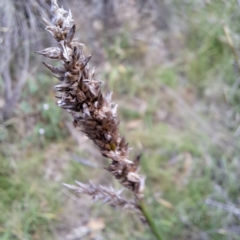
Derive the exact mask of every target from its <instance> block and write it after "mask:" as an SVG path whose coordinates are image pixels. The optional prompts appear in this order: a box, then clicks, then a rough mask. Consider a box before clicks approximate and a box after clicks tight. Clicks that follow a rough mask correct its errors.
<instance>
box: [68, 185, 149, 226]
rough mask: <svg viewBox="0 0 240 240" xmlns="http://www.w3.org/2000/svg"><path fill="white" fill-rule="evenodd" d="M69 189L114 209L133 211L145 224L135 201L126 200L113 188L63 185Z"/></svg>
mask: <svg viewBox="0 0 240 240" xmlns="http://www.w3.org/2000/svg"><path fill="white" fill-rule="evenodd" d="M63 185H64V186H65V187H67V188H68V189H71V190H73V191H74V192H75V194H76V195H78V194H86V195H89V196H91V197H92V198H93V200H95V201H102V202H103V203H106V204H108V205H110V206H111V207H114V208H120V209H122V210H127V211H133V212H135V213H137V215H138V217H139V218H140V220H141V221H143V222H145V218H144V216H143V215H142V212H141V210H140V209H139V206H138V204H137V203H136V202H135V201H131V200H127V199H124V198H123V197H122V196H121V193H122V191H118V192H117V191H115V190H114V189H113V188H112V187H110V188H107V187H104V186H96V185H94V184H92V183H89V184H84V183H81V182H77V181H76V185H69V184H63Z"/></svg>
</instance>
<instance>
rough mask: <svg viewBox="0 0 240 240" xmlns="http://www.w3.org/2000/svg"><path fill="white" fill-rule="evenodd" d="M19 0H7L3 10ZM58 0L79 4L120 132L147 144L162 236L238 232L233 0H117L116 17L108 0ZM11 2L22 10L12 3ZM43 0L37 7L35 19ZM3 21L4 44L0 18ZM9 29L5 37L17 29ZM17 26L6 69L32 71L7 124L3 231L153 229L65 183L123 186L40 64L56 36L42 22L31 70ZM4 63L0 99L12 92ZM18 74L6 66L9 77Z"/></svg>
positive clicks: (119, 235)
mask: <svg viewBox="0 0 240 240" xmlns="http://www.w3.org/2000/svg"><path fill="white" fill-rule="evenodd" d="M26 2H27V1H26ZM26 2H25V1H23V3H24V4H25V3H26ZM106 2H107V1H106ZM3 3H5V5H3ZM12 3H13V2H12V1H6V2H4V1H1V11H3V6H4V7H6V6H7V4H10V5H11V4H12ZM29 3H31V4H32V3H33V2H32V1H28V4H29ZM39 3H41V2H40V1H39ZM42 3H45V2H44V1H43V2H42ZM62 3H63V5H64V6H65V7H66V8H71V9H73V15H74V18H75V20H76V22H77V32H78V33H79V37H80V39H81V42H83V43H86V45H87V46H88V48H87V49H86V50H85V51H86V54H88V53H93V54H94V55H93V61H94V64H95V65H96V67H97V74H98V76H100V78H101V80H103V81H104V82H105V84H104V86H103V87H104V90H105V91H107V90H112V91H114V96H113V97H114V101H115V102H117V103H119V111H120V119H121V132H122V133H123V134H124V133H125V134H126V137H127V140H128V141H129V142H130V145H131V146H133V147H134V148H133V150H132V153H131V155H132V156H135V155H136V154H138V153H139V152H142V153H143V159H142V166H141V171H142V173H144V174H145V175H147V182H146V184H147V187H146V198H147V202H148V204H149V208H150V211H151V212H152V214H153V216H154V218H155V220H156V223H157V224H158V226H159V228H161V229H162V231H163V232H164V235H165V239H192V240H196V239H199V240H202V239H234V240H235V239H239V234H240V228H239V209H240V206H239V201H240V199H239V189H240V188H239V187H240V186H239V175H240V169H239V168H240V166H239V134H240V131H239V123H240V117H239V116H240V115H239V110H240V109H239V72H238V67H237V66H238V62H236V55H239V50H238V49H239V47H238V46H239V36H240V35H239V33H240V28H239V26H240V25H239V22H240V21H239V20H240V7H239V4H238V2H237V1H213V0H212V1H204V0H195V1H181V3H180V2H179V1H174V0H172V1H160V0H159V1H157V0H151V1H140V0H139V1H115V2H114V5H113V6H110V7H109V8H110V9H112V8H113V9H115V18H114V17H113V16H112V17H111V19H113V20H111V21H110V22H107V20H106V18H104V16H103V13H104V11H105V12H106V11H109V8H107V9H106V8H104V7H103V6H104V5H103V3H104V1H94V0H92V1H68V2H65V1H62ZM24 4H23V5H21V6H20V7H24ZM46 4H47V3H46ZM27 6H32V5H27ZM13 9H14V12H13V13H15V12H16V13H19V14H20V13H21V14H22V11H20V10H18V7H17V6H14V8H13ZM36 9H37V11H36V12H33V13H34V14H33V15H32V17H33V18H34V19H35V24H37V25H38V24H40V17H39V15H38V14H39V11H40V10H39V8H38V7H37V8H36ZM46 9H47V8H46ZM111 11H112V10H111ZM21 14H20V15H21ZM42 14H43V13H42ZM45 14H46V15H47V11H46V13H45ZM1 16H3V15H1ZM25 17H26V16H25ZM25 17H23V18H22V20H21V21H17V22H16V20H14V21H15V22H14V23H15V25H14V28H13V29H14V31H15V29H16V28H17V26H18V25H17V24H16V23H19V22H22V24H23V25H22V26H25V27H26V29H28V27H29V26H30V25H29V22H30V21H29V18H28V17H26V18H25ZM24 21H25V22H24ZM15 26H16V28H15ZM0 27H1V31H0V34H1V35H0V47H1V52H3V51H5V50H7V48H6V47H5V45H4V44H5V43H6V40H5V37H6V36H7V34H6V31H5V30H6V29H5V27H6V26H5V25H4V21H3V18H1V25H0ZM19 27H21V26H19ZM30 29H31V28H30ZM33 29H35V28H33ZM14 31H13V32H14ZM13 32H10V33H11V34H10V36H17V35H13V34H12V33H13ZM17 33H19V37H17V38H15V40H14V41H15V44H16V45H11V46H12V47H15V46H17V51H16V50H14V49H13V48H10V50H7V51H10V53H8V54H10V56H11V61H10V62H9V63H10V64H9V65H7V68H8V69H10V72H11V73H16V72H17V71H19V70H24V74H25V76H27V77H26V78H24V79H25V80H24V81H25V84H24V86H23V87H22V90H21V91H20V93H21V96H20V101H19V102H18V103H17V104H16V106H15V107H14V114H13V115H12V116H11V117H10V118H8V119H7V120H5V121H2V123H1V125H0V196H1V200H0V212H1V215H0V238H1V239H24V240H25V239H129V238H131V239H144V240H145V239H152V236H151V235H150V233H149V232H148V229H147V228H145V227H144V226H143V225H142V224H141V223H140V222H139V221H138V220H137V218H136V216H134V214H131V213H129V214H126V213H122V212H119V211H117V210H116V211H114V210H112V209H111V208H109V207H107V206H102V205H101V204H100V203H95V204H93V205H92V202H91V201H90V199H89V198H85V197H83V198H76V197H75V196H73V195H72V194H71V193H69V192H68V191H67V190H66V189H64V188H63V187H62V185H61V183H62V182H68V183H73V182H74V180H79V181H82V182H86V183H87V182H88V179H92V181H93V182H94V183H97V184H99V183H100V184H103V185H109V186H110V185H113V186H114V187H115V188H119V189H120V188H121V186H120V185H118V184H117V183H116V182H115V181H114V180H113V179H112V177H111V176H110V175H106V174H105V172H104V171H103V170H102V169H101V168H102V167H103V166H106V165H107V162H106V161H105V159H103V158H102V157H101V156H100V155H99V153H98V152H97V150H96V149H95V148H94V147H93V146H92V144H91V143H90V142H89V141H88V140H87V139H86V138H85V137H84V136H82V135H81V134H76V133H75V131H73V129H72V127H71V124H69V123H70V121H71V120H70V119H68V116H67V115H65V114H64V113H63V112H62V111H61V109H58V107H57V106H56V104H55V99H54V92H53V88H52V86H53V82H56V81H57V80H55V79H52V78H51V77H50V76H49V75H48V74H47V73H46V72H45V71H44V70H43V68H42V67H41V66H40V65H38V64H37V63H35V61H36V59H35V57H34V56H33V54H32V52H33V50H41V49H43V47H42V46H46V47H47V46H49V44H47V42H48V41H49V40H47V39H48V36H47V35H44V34H43V33H42V32H40V31H37V33H38V34H40V35H41V38H43V39H44V40H43V41H42V42H41V45H42V46H40V45H39V44H40V43H38V44H29V56H30V58H29V59H30V60H31V61H30V65H29V68H28V70H27V72H26V71H25V69H24V67H22V65H21V64H22V63H24V64H26V62H25V61H22V62H21V60H22V59H24V54H23V55H22V52H24V49H25V48H24V46H26V45H25V44H23V43H22V35H21V34H22V31H18V30H16V34H17ZM35 33H36V31H33V35H34V34H35ZM38 34H37V36H39V35H38ZM33 37H34V36H33ZM33 37H32V36H31V35H30V33H29V38H28V39H29V43H35V40H33V39H34V38H33ZM229 37H230V39H229ZM24 38H25V37H24ZM16 39H18V40H16ZM11 41H12V40H11ZM231 41H232V42H233V45H231ZM27 45H28V43H27ZM37 46H39V48H38V47H37ZM36 47H37V48H38V49H36ZM234 52H235V55H234V54H233V53H234ZM15 53H18V54H19V56H20V64H18V63H17V62H19V61H17V62H16V61H14V56H15V55H14V54H15ZM4 54H6V52H4ZM1 55H2V54H1ZM2 56H6V55H2ZM21 56H23V57H22V58H21ZM6 59H7V58H6V57H5V58H3V59H2V60H1V71H2V69H5V70H6V62H7V61H6ZM4 60H5V61H4ZM33 60H34V61H33ZM33 63H34V64H33ZM37 68H38V71H37V72H38V73H39V72H41V74H37V73H36V70H35V69H37ZM12 70H13V71H12ZM4 74H6V73H4V72H3V71H2V72H1V79H0V92H1V95H0V105H1V108H3V107H4V105H5V103H6V96H4V94H5V93H6V88H7V86H6V83H5V81H6V77H4V76H5V75H4ZM18 76H19V74H17V77H11V79H12V86H13V87H15V86H16V84H17V82H18V81H19V78H18Z"/></svg>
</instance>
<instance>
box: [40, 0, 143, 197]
mask: <svg viewBox="0 0 240 240" xmlns="http://www.w3.org/2000/svg"><path fill="white" fill-rule="evenodd" d="M51 12H52V15H53V18H52V22H51V23H50V22H48V21H47V20H45V19H43V22H44V24H45V25H46V30H47V31H48V32H50V33H51V34H52V36H53V37H54V38H55V40H56V41H57V46H56V47H49V48H46V49H44V50H42V51H38V52H37V53H38V54H41V55H43V56H45V57H48V58H50V59H55V60H60V61H61V62H62V66H61V67H55V66H52V65H50V64H47V63H43V64H44V65H45V66H46V67H47V68H48V69H50V71H51V72H52V73H53V74H54V75H55V76H56V77H57V79H58V80H59V81H60V84H58V85H57V86H55V89H56V91H57V92H58V93H59V94H58V95H57V96H56V97H57V98H58V102H57V103H58V106H60V107H62V108H64V109H66V110H67V111H68V112H69V113H70V114H71V115H72V116H73V125H74V126H75V127H76V128H77V129H79V130H80V131H82V132H83V133H85V134H86V136H88V137H89V139H91V140H92V141H93V142H94V143H95V145H97V147H98V148H99V151H100V152H101V154H102V155H103V156H104V157H107V158H109V159H111V163H110V164H109V166H108V167H107V168H106V170H107V171H109V172H110V173H111V174H112V175H113V176H114V177H115V178H116V179H118V180H119V182H120V183H121V184H122V185H123V186H124V187H126V188H128V189H129V190H131V191H132V192H133V193H134V194H135V196H136V198H137V199H141V198H142V197H143V189H144V182H145V178H144V177H143V176H140V175H139V174H138V171H139V160H140V157H137V158H136V159H135V160H134V161H131V160H129V157H128V154H129V147H128V143H126V141H125V138H124V137H122V136H120V134H119V127H118V125H119V122H118V121H117V105H116V104H115V103H113V102H112V93H109V94H107V95H103V93H102V92H101V83H102V81H100V80H98V79H96V78H95V76H94V68H93V69H90V67H89V65H88V63H89V61H90V59H91V56H89V57H85V56H84V54H83V52H82V47H83V44H82V43H79V42H78V41H77V40H76V39H74V35H75V30H76V27H75V24H74V21H73V18H72V14H71V11H66V10H64V9H63V8H60V7H59V6H58V4H57V1H56V0H52V7H51Z"/></svg>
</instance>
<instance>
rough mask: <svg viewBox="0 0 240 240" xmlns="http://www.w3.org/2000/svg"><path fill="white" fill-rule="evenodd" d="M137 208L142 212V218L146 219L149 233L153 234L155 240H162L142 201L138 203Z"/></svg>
mask: <svg viewBox="0 0 240 240" xmlns="http://www.w3.org/2000/svg"><path fill="white" fill-rule="evenodd" d="M139 207H140V210H141V211H142V213H143V215H144V217H145V218H146V221H147V222H148V225H149V227H150V229H151V231H152V232H153V234H154V235H155V237H156V239H158V240H163V237H162V236H161V234H160V233H159V231H158V229H157V226H156V224H155V222H154V220H153V218H152V216H151V215H150V214H149V212H148V210H147V208H146V205H145V203H144V201H143V200H140V201H139Z"/></svg>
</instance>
